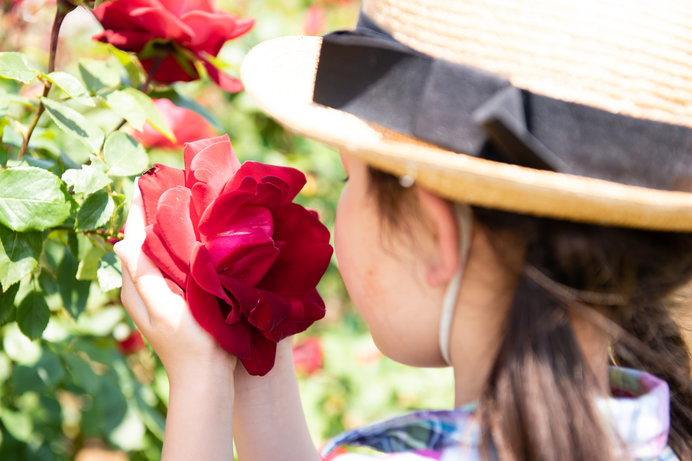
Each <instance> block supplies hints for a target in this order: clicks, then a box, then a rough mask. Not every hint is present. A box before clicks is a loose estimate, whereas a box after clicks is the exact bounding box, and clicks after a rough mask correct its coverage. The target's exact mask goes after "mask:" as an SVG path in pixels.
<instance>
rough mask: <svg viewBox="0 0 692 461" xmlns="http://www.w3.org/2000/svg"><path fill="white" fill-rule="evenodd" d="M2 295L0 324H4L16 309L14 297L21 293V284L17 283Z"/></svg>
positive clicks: (0, 300) (0, 297)
mask: <svg viewBox="0 0 692 461" xmlns="http://www.w3.org/2000/svg"><path fill="white" fill-rule="evenodd" d="M4 291H5V292H4V293H2V294H1V295H0V323H1V322H4V321H5V319H6V318H7V316H8V315H9V314H10V312H11V311H12V308H13V307H14V297H15V296H17V291H19V284H18V283H15V284H14V285H12V286H11V287H9V288H8V289H7V290H4Z"/></svg>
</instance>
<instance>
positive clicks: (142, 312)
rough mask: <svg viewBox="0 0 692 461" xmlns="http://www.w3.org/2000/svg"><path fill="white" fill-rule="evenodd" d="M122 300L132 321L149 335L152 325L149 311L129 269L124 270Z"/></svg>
mask: <svg viewBox="0 0 692 461" xmlns="http://www.w3.org/2000/svg"><path fill="white" fill-rule="evenodd" d="M120 300H121V301H122V303H123V306H124V307H125V310H126V311H127V313H128V314H129V316H130V318H131V319H132V321H133V322H134V323H135V325H137V328H139V330H140V331H142V332H143V333H144V336H147V333H148V331H149V328H150V326H151V319H150V318H149V311H148V309H147V306H146V305H145V304H144V301H143V300H142V298H141V297H140V296H139V293H138V292H137V288H136V287H135V284H134V282H133V281H132V277H131V276H130V271H128V270H124V271H123V286H122V288H121V290H120Z"/></svg>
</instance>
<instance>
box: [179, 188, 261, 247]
mask: <svg viewBox="0 0 692 461" xmlns="http://www.w3.org/2000/svg"><path fill="white" fill-rule="evenodd" d="M198 185H201V183H197V184H195V187H197V186H198ZM194 193H195V191H194V190H193V194H194ZM252 198H253V193H251V192H247V191H232V192H228V193H225V194H222V195H221V196H217V197H215V198H214V200H213V202H212V203H211V204H210V205H209V206H208V207H207V208H206V209H205V210H204V214H202V216H201V218H200V220H199V225H198V226H197V227H198V229H199V232H200V234H201V235H202V236H203V238H206V239H209V238H213V237H214V236H215V235H217V234H219V233H222V232H227V231H228V229H229V228H231V227H233V224H232V223H233V222H237V219H235V218H234V216H235V215H236V213H237V212H238V210H239V209H240V208H241V207H243V205H245V204H246V203H247V202H248V201H249V200H251V199H252ZM271 221H272V218H271V216H269V223H264V224H263V226H269V227H265V229H266V233H267V234H268V235H271V234H272V232H273V225H272V224H271ZM235 227H236V228H238V225H237V224H236V226H235ZM203 241H205V242H206V240H203Z"/></svg>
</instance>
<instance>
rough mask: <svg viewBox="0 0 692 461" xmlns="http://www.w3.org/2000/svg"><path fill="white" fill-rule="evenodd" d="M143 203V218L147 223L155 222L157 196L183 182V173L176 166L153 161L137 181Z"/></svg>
mask: <svg viewBox="0 0 692 461" xmlns="http://www.w3.org/2000/svg"><path fill="white" fill-rule="evenodd" d="M137 184H139V190H140V192H141V193H142V202H143V203H144V218H145V220H146V223H147V224H153V223H155V222H156V206H157V205H158V203H159V198H160V197H161V194H163V193H164V192H165V191H167V190H168V189H172V188H173V187H176V186H182V185H183V184H185V174H184V172H183V171H182V170H180V169H178V168H172V167H169V166H166V165H161V164H159V163H155V164H154V166H153V167H151V168H150V169H149V170H147V171H145V172H144V173H143V174H142V176H141V177H140V178H139V180H138V181H137Z"/></svg>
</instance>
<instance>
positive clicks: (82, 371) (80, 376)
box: [63, 354, 100, 394]
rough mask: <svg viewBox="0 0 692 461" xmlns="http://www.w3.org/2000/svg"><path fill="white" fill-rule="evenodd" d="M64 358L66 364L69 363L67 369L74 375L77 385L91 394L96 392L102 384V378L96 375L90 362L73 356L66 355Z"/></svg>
mask: <svg viewBox="0 0 692 461" xmlns="http://www.w3.org/2000/svg"><path fill="white" fill-rule="evenodd" d="M63 357H64V359H65V362H67V369H68V371H69V373H70V374H71V375H72V378H73V379H74V382H75V384H76V385H77V386H80V387H82V388H83V389H84V390H85V391H87V392H88V393H90V394H93V393H94V392H96V390H97V389H98V387H99V384H100V383H99V380H100V378H99V377H98V376H97V375H96V373H94V369H93V368H91V365H90V364H89V362H87V361H86V360H84V359H83V358H81V357H79V356H77V355H73V354H66V355H64V356H63Z"/></svg>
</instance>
